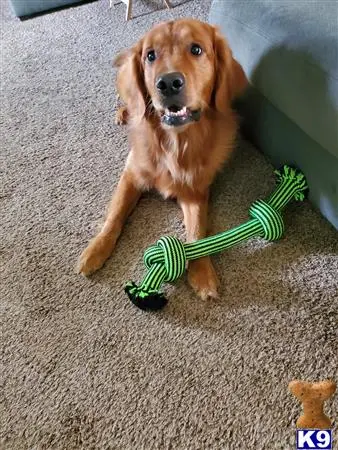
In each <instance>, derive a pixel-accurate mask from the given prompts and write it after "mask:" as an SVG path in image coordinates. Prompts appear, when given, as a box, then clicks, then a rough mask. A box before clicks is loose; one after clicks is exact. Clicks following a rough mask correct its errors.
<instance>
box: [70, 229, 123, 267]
mask: <svg viewBox="0 0 338 450" xmlns="http://www.w3.org/2000/svg"><path fill="white" fill-rule="evenodd" d="M114 245H115V243H114V241H113V240H112V239H111V238H109V237H108V236H105V235H101V234H98V235H97V236H96V237H95V238H94V239H93V240H92V241H91V242H89V244H88V246H87V248H86V249H85V250H84V251H83V252H82V254H81V256H80V258H79V260H78V263H77V266H76V271H77V273H81V274H82V275H85V276H88V275H90V274H92V273H94V272H96V271H97V270H98V269H100V268H101V267H102V266H103V264H104V263H105V262H106V260H107V259H108V258H109V256H110V255H111V253H112V251H113V249H114Z"/></svg>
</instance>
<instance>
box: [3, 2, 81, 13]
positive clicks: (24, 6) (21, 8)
mask: <svg viewBox="0 0 338 450" xmlns="http://www.w3.org/2000/svg"><path fill="white" fill-rule="evenodd" d="M81 1H83V0H10V3H11V5H12V8H13V11H14V13H15V15H16V16H18V17H25V16H30V15H32V14H37V13H40V12H43V11H48V10H50V9H54V8H60V7H62V6H68V5H72V4H73V3H81Z"/></svg>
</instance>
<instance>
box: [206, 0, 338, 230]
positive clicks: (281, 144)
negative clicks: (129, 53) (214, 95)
mask: <svg viewBox="0 0 338 450" xmlns="http://www.w3.org/2000/svg"><path fill="white" fill-rule="evenodd" d="M337 17H338V2H336V1H328V0H321V1H294V0H278V1H276V0H227V1H224V0H214V2H213V4H212V6H211V10H210V18H209V19H210V22H211V23H213V24H217V25H219V26H220V28H221V30H222V31H223V33H224V35H225V36H226V37H227V38H228V41H229V43H230V46H231V48H232V49H233V52H234V55H235V57H236V58H237V59H238V61H239V62H240V63H241V64H242V66H243V67H244V70H245V72H246V73H247V75H248V77H249V79H250V81H251V84H252V86H251V87H250V89H249V90H248V92H247V94H246V95H245V96H244V98H243V99H242V100H241V101H240V103H239V109H240V112H241V115H242V117H243V119H244V120H243V125H244V131H245V132H246V133H247V135H248V136H249V137H250V138H251V139H252V140H253V141H254V143H255V144H256V145H257V146H258V147H259V148H260V149H261V150H263V151H264V153H265V154H266V155H268V157H269V158H270V159H271V161H272V162H273V164H274V165H276V166H279V165H280V164H283V163H288V164H294V165H296V166H298V167H299V168H300V169H301V170H302V171H303V172H304V173H305V174H306V176H307V179H308V182H309V185H310V200H311V201H312V202H313V204H315V205H316V206H317V208H319V210H320V211H321V212H322V214H323V215H324V216H326V217H327V219H328V220H330V221H331V223H332V224H333V225H334V226H335V227H336V228H338V20H337Z"/></svg>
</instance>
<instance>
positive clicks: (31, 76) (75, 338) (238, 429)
mask: <svg viewBox="0 0 338 450" xmlns="http://www.w3.org/2000/svg"><path fill="white" fill-rule="evenodd" d="M135 3H136V6H135V15H136V16H137V17H136V18H135V19H134V20H133V21H132V22H130V23H127V24H126V23H125V22H124V13H125V7H124V6H123V5H121V4H120V5H117V6H115V7H114V8H113V10H109V9H108V1H100V2H95V3H90V4H86V5H83V6H79V7H76V8H71V9H66V10H63V11H60V12H56V13H54V14H50V15H44V16H41V17H37V18H35V19H32V20H29V21H25V22H20V21H18V20H17V19H15V18H14V17H13V16H12V15H11V13H10V11H9V9H8V5H7V3H6V2H4V1H3V0H1V5H2V14H1V17H2V23H1V38H2V48H1V83H2V90H1V121H2V122H1V123H2V128H1V154H0V157H1V243H0V245H1V292H0V294H1V295H0V296H1V374H0V377H1V385H2V388H1V392H0V395H1V397H0V398H1V410H0V433H1V441H0V442H1V443H0V447H1V449H6V450H19V449H30V450H42V449H48V450H49V449H64V450H71V449H119V450H129V449H130V450H141V449H144V450H151V449H156V450H157V449H159V450H162V449H175V450H190V449H191V450H200V449H212V450H217V449H222V450H223V449H243V450H244V449H255V450H256V449H258V450H260V449H267V450H271V449H283V450H285V449H293V448H294V431H295V426H294V424H295V420H296V418H297V416H298V415H299V412H300V408H299V405H298V404H297V402H296V401H295V400H294V399H293V398H292V397H291V395H290V394H289V393H288V391H287V385H288V382H289V381H290V380H291V379H293V378H296V377H300V378H304V379H311V380H313V379H322V378H326V377H333V378H334V377H336V378H337V362H338V353H337V328H336V325H337V306H338V286H337V273H338V256H337V255H338V241H337V232H336V231H335V230H334V229H333V228H332V227H331V226H330V225H329V224H328V223H327V222H326V221H325V220H324V219H323V218H321V216H320V215H319V214H318V213H317V212H316V211H315V210H313V208H312V207H311V205H310V204H308V203H307V202H305V203H304V204H297V205H293V206H291V207H290V208H289V209H288V211H287V213H286V223H287V231H286V236H285V238H284V239H283V240H281V241H280V242H278V243H274V244H266V243H265V242H263V241H261V240H257V239H256V240H251V241H250V242H248V243H246V244H244V245H241V246H240V247H238V248H235V249H232V250H229V251H227V252H226V253H224V254H222V255H220V256H217V257H215V258H214V259H215V265H216V267H217V271H218V273H219V275H220V278H221V281H222V296H221V299H220V301H219V302H203V301H201V300H198V299H197V298H196V297H195V296H194V294H193V293H192V291H191V290H190V289H189V287H188V285H187V283H186V280H185V279H182V280H181V281H179V282H178V283H177V284H176V285H175V286H170V287H166V293H167V294H168V297H169V304H168V306H167V308H166V309H165V310H163V311H161V312H159V313H144V312H142V311H139V310H138V309H136V308H135V307H134V306H133V305H132V304H131V303H129V301H128V300H127V299H126V297H125V295H124V294H123V286H124V283H125V281H127V280H129V279H134V280H139V279H140V278H141V277H142V275H143V274H144V269H143V265H142V262H141V258H142V250H143V249H144V248H146V247H147V246H148V245H149V244H151V243H153V242H154V240H156V239H157V238H158V237H159V236H161V235H163V234H165V233H170V234H174V235H177V236H181V237H183V236H184V229H183V226H182V217H181V213H180V211H179V209H178V207H177V206H176V205H175V203H173V202H164V201H162V200H161V199H160V198H159V197H158V196H157V195H155V194H151V195H148V196H146V197H144V198H143V199H142V201H141V202H140V205H139V206H138V208H137V211H136V212H135V214H133V215H132V217H131V218H130V220H129V222H128V224H127V226H126V229H125V232H124V234H123V237H122V238H121V240H120V241H119V244H118V247H117V250H116V252H115V254H114V257H113V258H112V259H110V260H109V262H108V263H107V264H106V266H105V267H104V268H103V270H101V271H100V272H99V273H98V274H96V275H95V276H93V277H92V278H91V279H85V278H82V277H80V276H77V275H76V274H75V273H74V272H73V266H74V264H75V262H76V260H77V257H78V255H79V253H80V252H81V250H82V249H83V248H84V246H85V245H86V243H87V241H88V240H89V239H90V238H91V237H92V236H93V234H94V232H95V229H96V226H97V223H98V221H100V219H101V218H102V214H103V210H104V208H105V205H106V203H107V201H108V199H109V196H110V192H111V190H112V188H113V186H114V185H115V184H116V182H117V180H118V176H119V174H120V173H121V170H122V167H123V163H124V160H125V158H126V155H127V142H126V130H125V129H124V128H120V127H116V126H115V125H114V124H113V109H114V104H115V88H114V85H113V80H114V72H113V70H112V69H111V66H110V62H111V59H112V57H113V55H114V54H115V53H116V52H117V51H118V50H119V49H121V48H124V47H127V46H129V45H130V44H131V43H132V42H133V41H134V40H136V39H137V38H138V37H139V36H140V35H141V34H142V33H143V32H144V31H145V30H147V29H148V28H149V26H150V25H151V24H153V23H155V22H158V21H159V20H163V19H168V18H169V17H171V15H170V13H168V12H167V11H166V10H158V11H155V12H152V13H150V12H151V11H152V10H154V9H156V8H157V7H162V2H158V1H155V0H152V1H149V2H146V1H140V2H135ZM172 3H173V4H175V2H174V1H172ZM178 3H183V4H182V5H181V6H177V7H176V8H174V9H173V10H172V13H171V14H172V15H173V16H174V17H179V16H183V15H188V16H191V15H193V16H195V17H200V18H206V17H207V12H208V8H209V4H210V2H209V1H197V0H195V1H192V2H180V1H176V4H178ZM146 4H147V5H146ZM273 186H274V180H273V176H272V167H271V166H270V165H269V164H268V163H267V162H266V160H265V159H264V157H263V156H262V155H261V154H259V153H258V152H257V151H256V150H255V149H254V148H253V147H252V146H251V145H250V144H249V143H247V142H245V141H243V140H240V141H239V145H238V149H237V152H236V154H235V157H234V159H233V160H232V161H231V163H230V164H229V165H228V166H227V167H226V168H225V169H224V172H223V173H222V174H221V176H219V178H218V179H217V181H216V183H215V185H214V189H213V193H212V205H211V220H210V222H211V229H212V230H213V231H214V232H217V231H221V230H223V229H226V228H229V227H232V226H234V225H236V224H239V223H241V222H242V221H244V220H246V218H247V210H248V207H249V205H250V204H251V203H252V201H254V200H255V199H257V198H258V197H260V196H264V195H266V194H268V193H269V192H270V191H271V189H272V188H273ZM327 406H328V407H327V411H328V412H329V415H331V417H334V416H335V417H336V420H337V417H338V416H337V400H335V401H331V402H329V403H328V405H327Z"/></svg>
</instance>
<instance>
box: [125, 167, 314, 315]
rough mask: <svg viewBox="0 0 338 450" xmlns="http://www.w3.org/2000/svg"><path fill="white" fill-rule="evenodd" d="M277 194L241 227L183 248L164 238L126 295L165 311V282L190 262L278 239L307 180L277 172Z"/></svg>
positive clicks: (140, 304)
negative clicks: (139, 280) (285, 214)
mask: <svg viewBox="0 0 338 450" xmlns="http://www.w3.org/2000/svg"><path fill="white" fill-rule="evenodd" d="M275 174H276V175H277V187H276V190H275V191H274V192H273V193H272V194H271V195H270V197H269V198H268V199H267V200H257V201H256V202H254V203H253V205H252V206H251V208H250V210H249V215H250V219H249V220H248V221H247V222H245V223H244V224H242V225H239V226H237V227H235V228H233V229H231V230H228V231H224V232H222V233H219V234H216V235H215V236H210V237H207V238H204V239H200V240H198V241H195V242H191V243H188V244H183V243H182V242H181V241H180V240H179V239H177V238H175V237H171V236H164V237H162V238H161V239H159V240H158V241H157V243H156V245H153V246H151V247H149V248H148V249H147V250H146V251H145V253H144V263H145V265H146V267H147V269H148V273H147V275H146V276H145V278H144V280H143V281H142V283H141V284H140V285H139V286H137V285H136V284H135V283H134V282H129V283H128V284H127V285H126V287H125V292H126V293H127V294H128V297H129V299H130V300H131V301H132V302H133V303H134V305H136V306H137V307H139V308H141V309H143V310H146V309H151V310H157V309H161V308H163V306H165V304H166V303H167V299H166V298H165V296H164V295H163V294H162V293H161V292H159V289H160V287H161V285H162V284H163V283H164V282H172V281H175V280H177V279H178V278H179V277H180V276H181V275H182V274H183V273H184V271H185V268H186V263H187V261H191V260H194V259H198V258H201V257H203V256H208V255H214V254H215V253H219V252H221V251H223V250H225V249H227V248H230V247H234V246H235V245H237V244H239V243H240V242H243V241H246V240H248V239H250V238H253V237H262V238H264V239H267V240H268V241H275V240H277V239H279V238H280V237H281V236H282V234H283V232H284V222H283V219H282V216H281V211H282V210H283V209H284V208H285V206H286V205H287V204H288V203H289V202H290V201H291V200H293V199H295V200H299V201H302V200H304V197H305V195H304V193H305V191H307V190H308V186H307V183H306V179H305V176H304V175H303V174H302V173H301V172H300V171H299V170H297V169H293V168H291V167H289V166H284V167H283V168H282V170H280V171H278V170H276V171H275Z"/></svg>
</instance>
